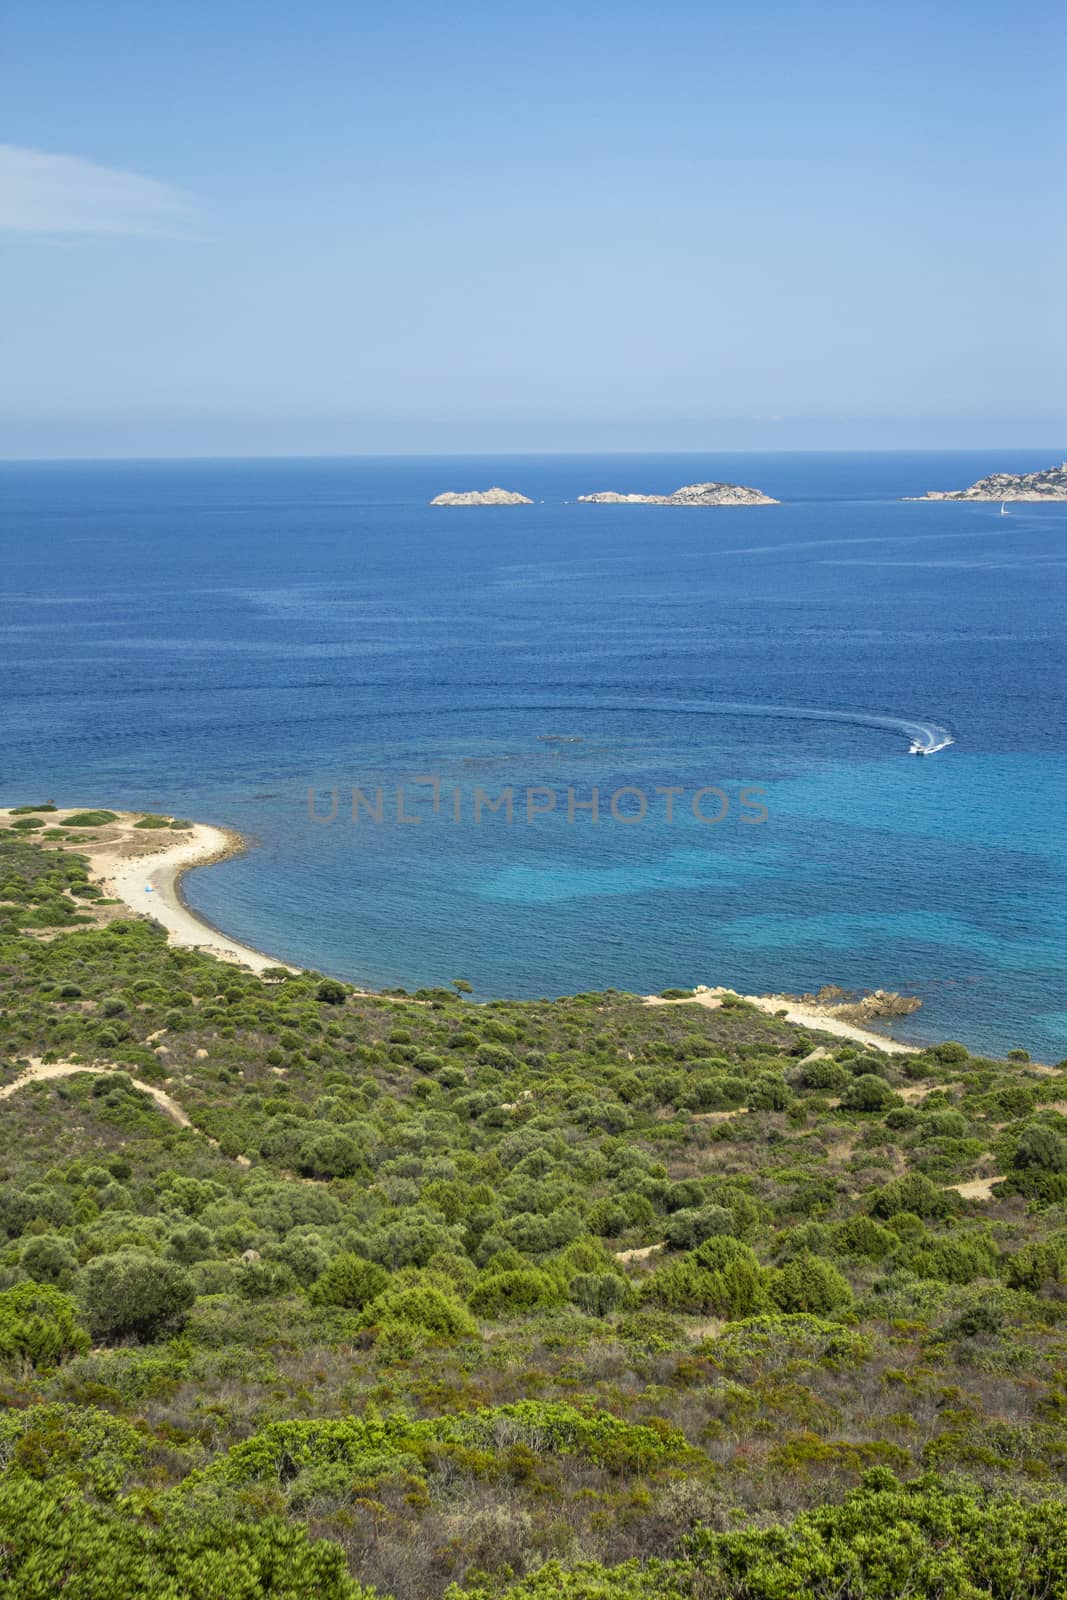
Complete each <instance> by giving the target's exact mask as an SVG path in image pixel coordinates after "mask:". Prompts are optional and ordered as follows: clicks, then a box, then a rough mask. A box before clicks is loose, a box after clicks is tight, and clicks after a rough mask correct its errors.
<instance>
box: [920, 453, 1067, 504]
mask: <svg viewBox="0 0 1067 1600" xmlns="http://www.w3.org/2000/svg"><path fill="white" fill-rule="evenodd" d="M906 498H907V499H916V500H1067V461H1065V462H1063V463H1062V465H1060V466H1058V467H1046V468H1045V469H1044V471H1043V472H991V473H990V474H989V476H988V477H985V478H979V479H978V482H977V483H972V484H971V486H970V488H969V489H930V490H928V492H927V493H926V494H920V495H914V496H911V495H908V496H906Z"/></svg>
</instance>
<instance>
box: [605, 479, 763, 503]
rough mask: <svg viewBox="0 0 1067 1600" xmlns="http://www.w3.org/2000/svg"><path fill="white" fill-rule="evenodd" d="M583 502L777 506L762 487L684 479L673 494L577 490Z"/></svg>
mask: <svg viewBox="0 0 1067 1600" xmlns="http://www.w3.org/2000/svg"><path fill="white" fill-rule="evenodd" d="M578 500H579V502H580V503H581V504H583V505H595V506H621V505H626V506H776V505H777V504H778V501H777V500H772V499H771V497H770V495H769V494H764V493H763V491H762V489H750V488H747V487H746V486H745V485H744V484H741V483H686V484H683V485H682V487H681V488H680V489H675V491H674V493H673V494H617V493H616V492H615V491H614V490H613V489H607V490H605V491H604V492H603V493H602V494H580V495H579V496H578Z"/></svg>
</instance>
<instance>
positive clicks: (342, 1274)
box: [308, 1252, 389, 1311]
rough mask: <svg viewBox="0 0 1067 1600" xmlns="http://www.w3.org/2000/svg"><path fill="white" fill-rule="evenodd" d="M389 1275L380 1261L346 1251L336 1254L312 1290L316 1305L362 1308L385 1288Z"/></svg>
mask: <svg viewBox="0 0 1067 1600" xmlns="http://www.w3.org/2000/svg"><path fill="white" fill-rule="evenodd" d="M388 1282H389V1274H388V1272H386V1270H385V1268H384V1267H380V1266H379V1265H378V1263H377V1262H376V1261H367V1260H365V1259H364V1257H363V1256H357V1255H352V1254H350V1253H347V1252H346V1253H345V1254H343V1255H339V1256H335V1257H334V1258H333V1260H332V1261H331V1262H330V1264H329V1266H328V1267H327V1268H326V1271H325V1272H324V1273H323V1274H322V1277H321V1278H319V1280H318V1282H317V1283H314V1284H313V1285H312V1286H311V1289H310V1290H309V1291H308V1294H309V1298H310V1300H311V1303H312V1305H317V1306H344V1307H345V1308H346V1309H347V1310H349V1311H361V1310H362V1309H363V1307H364V1306H365V1305H368V1304H369V1303H370V1301H372V1300H375V1299H377V1297H378V1296H379V1295H380V1294H381V1293H382V1291H383V1290H384V1289H385V1287H386V1285H387V1284H388Z"/></svg>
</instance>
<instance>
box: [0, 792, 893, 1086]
mask: <svg viewBox="0 0 1067 1600" xmlns="http://www.w3.org/2000/svg"><path fill="white" fill-rule="evenodd" d="M76 810H77V808H75V807H71V806H65V807H62V808H61V809H59V810H57V811H53V812H49V813H48V814H47V816H45V817H44V818H43V820H45V821H47V823H48V825H49V827H62V825H63V823H64V821H65V819H66V818H68V817H71V816H74V815H76ZM115 815H116V818H117V820H116V821H115V822H113V823H108V824H107V825H105V826H104V827H101V828H94V829H92V830H91V832H87V833H86V835H85V837H84V838H79V839H78V840H77V841H76V842H74V843H72V844H70V845H69V846H66V845H63V844H62V843H61V842H59V841H55V842H53V841H51V840H47V839H40V838H39V836H38V835H37V834H36V833H31V834H29V835H28V837H30V838H38V842H39V843H41V844H42V845H44V847H45V848H46V849H49V848H55V849H64V848H70V849H73V850H76V851H77V852H78V854H79V855H84V856H85V857H86V859H87V860H88V862H89V866H90V869H91V871H92V873H93V876H94V878H96V880H97V882H98V883H99V884H100V886H101V888H102V889H103V890H104V891H105V893H106V894H107V895H109V896H111V897H113V898H115V899H116V900H120V901H122V902H123V904H124V905H126V906H127V907H129V909H130V910H131V911H133V912H135V913H136V914H137V915H138V916H147V917H152V918H153V919H154V920H155V921H156V922H158V923H159V924H160V925H161V926H162V927H164V928H165V929H166V930H167V935H168V937H169V938H170V939H171V940H172V941H173V943H174V944H177V945H182V946H184V947H186V948H187V949H192V950H204V951H207V953H208V954H210V955H213V956H217V957H218V958H219V960H220V961H232V962H235V963H236V964H237V965H239V966H243V967H248V968H250V969H251V971H253V972H264V971H265V970H266V969H267V968H268V967H280V966H286V965H287V963H286V962H283V961H280V960H278V958H277V957H276V956H270V955H266V954H265V953H264V952H263V951H262V950H253V949H252V947H251V946H250V945H246V944H241V943H240V942H239V941H238V940H236V939H230V938H228V937H227V936H226V934H224V933H221V932H220V931H219V930H218V929H217V928H213V927H212V926H211V924H210V923H209V922H205V921H204V920H203V919H202V918H200V917H198V916H197V915H196V914H195V912H193V911H191V910H190V909H189V907H188V906H187V905H186V903H185V901H184V900H183V899H182V893H181V880H182V878H183V876H184V875H185V873H186V872H188V871H189V870H190V869H191V868H193V867H206V866H210V865H211V864H212V863H213V862H216V861H224V860H226V859H227V857H229V856H233V855H237V854H239V853H240V852H241V851H242V850H244V849H245V848H246V845H245V842H244V840H243V839H242V837H241V835H240V834H239V833H235V832H234V831H233V830H232V829H229V828H216V827H214V826H212V824H210V823H207V822H195V823H193V824H192V826H191V827H190V828H188V829H183V830H182V831H181V833H180V834H178V835H177V836H175V835H174V834H168V833H167V832H166V830H164V829H158V830H157V829H152V828H149V829H139V828H137V827H136V826H135V824H136V823H137V822H139V821H140V820H141V815H142V813H140V812H138V811H120V812H117V813H116V814H115ZM0 820H2V821H3V822H4V823H6V824H7V825H8V826H10V823H11V821H12V815H11V812H10V810H5V809H2V808H0ZM86 909H89V906H88V905H87V907H86ZM289 970H290V971H291V972H295V971H298V970H299V969H298V968H296V967H290V968H289ZM731 993H733V991H732V990H729V989H722V988H719V989H711V988H707V987H705V986H704V985H700V986H698V987H697V989H695V990H694V992H693V996H692V999H690V1000H664V999H663V998H662V997H661V996H660V995H646V996H645V997H644V1001H645V1004H646V1005H650V1006H663V1005H702V1006H707V1007H708V1008H709V1010H717V1009H718V1008H719V1006H721V1004H722V996H723V995H724V994H731ZM738 998H739V999H741V1000H745V1001H747V1002H748V1004H749V1005H753V1006H755V1007H756V1008H757V1009H758V1010H760V1011H765V1012H766V1013H767V1014H768V1015H770V1016H773V1015H775V1014H776V1013H781V1012H784V1013H785V1020H786V1021H787V1022H793V1023H798V1024H799V1025H800V1026H801V1027H805V1028H817V1029H818V1030H819V1031H820V1032H821V1033H830V1034H834V1035H836V1036H837V1037H838V1038H841V1039H851V1040H853V1041H854V1042H856V1043H858V1044H865V1045H870V1046H873V1048H875V1049H876V1050H883V1051H885V1052H886V1053H887V1054H890V1055H914V1054H916V1053H917V1052H918V1050H919V1049H920V1048H921V1047H920V1046H917V1045H907V1044H899V1043H898V1042H897V1041H896V1040H895V1039H890V1038H888V1037H887V1036H886V1035H885V1034H881V1033H875V1032H874V1031H873V1030H871V1029H868V1028H861V1027H859V1026H858V1025H857V1024H856V1023H852V1022H843V1021H842V1020H841V1019H840V1018H839V1017H834V1016H828V1015H827V1014H826V1013H825V1012H823V1011H820V1010H819V1008H818V1007H817V1006H810V1005H804V1004H803V1003H802V1002H800V1001H797V1000H791V999H789V998H788V997H787V996H786V995H773V994H772V995H757V994H744V995H740V996H739V997H738Z"/></svg>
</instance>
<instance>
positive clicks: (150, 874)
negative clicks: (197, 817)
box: [86, 822, 298, 972]
mask: <svg viewBox="0 0 1067 1600" xmlns="http://www.w3.org/2000/svg"><path fill="white" fill-rule="evenodd" d="M247 849H248V844H247V842H246V840H245V839H244V838H243V836H242V835H241V834H239V833H236V832H235V831H234V830H233V829H231V828H217V827H215V826H214V824H212V823H208V822H196V823H194V824H193V827H192V829H191V830H190V834H189V835H187V836H186V837H183V838H182V839H180V840H179V841H178V842H177V843H176V844H172V845H169V846H168V847H167V848H165V849H163V850H159V851H146V852H145V854H144V855H142V856H136V857H133V858H132V859H130V860H128V861H126V862H124V863H122V864H118V865H116V866H115V867H113V868H112V869H111V870H110V871H107V870H104V871H102V872H101V874H100V883H101V887H102V888H103V889H105V891H106V892H107V893H108V894H109V895H112V896H114V897H115V898H117V899H119V900H123V901H125V903H126V904H127V905H128V906H129V907H130V909H131V911H133V912H135V913H136V914H137V915H138V916H148V917H151V918H152V919H153V920H154V921H155V922H158V923H159V924H160V926H161V927H163V928H165V929H166V931H167V937H168V939H169V940H170V941H171V943H172V944H176V945H180V946H182V947H183V948H185V949H191V950H204V951H206V952H207V954H208V955H213V956H217V957H218V958H219V960H220V961H230V962H233V963H235V964H236V965H239V966H244V967H249V968H251V970H252V971H253V972H265V971H266V970H267V968H268V967H289V970H290V971H291V972H295V971H297V970H298V969H297V968H295V967H292V966H290V964H289V963H288V962H286V961H281V960H279V959H278V957H277V956H272V955H268V954H267V952H266V951H264V950H256V949H253V947H252V946H251V945H247V944H242V943H241V942H240V940H238V939H231V938H230V936H229V935H228V934H226V933H224V932H223V930H222V929H221V928H216V927H215V926H214V924H213V923H210V922H208V921H207V919H206V918H205V917H202V916H200V914H199V913H198V912H196V911H193V910H192V908H191V907H190V905H189V903H188V901H187V900H186V898H185V895H184V893H183V891H182V881H183V879H184V878H185V876H186V874H187V873H189V872H191V871H192V870H193V869H194V868H195V867H210V866H214V865H216V863H218V862H220V861H227V860H229V859H230V857H231V856H236V855H241V854H242V853H243V852H244V851H245V850H247ZM86 854H87V855H88V856H89V861H90V865H92V866H93V867H94V870H95V868H96V864H95V863H94V862H93V855H92V852H91V851H86ZM148 895H150V896H151V898H150V899H148Z"/></svg>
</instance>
